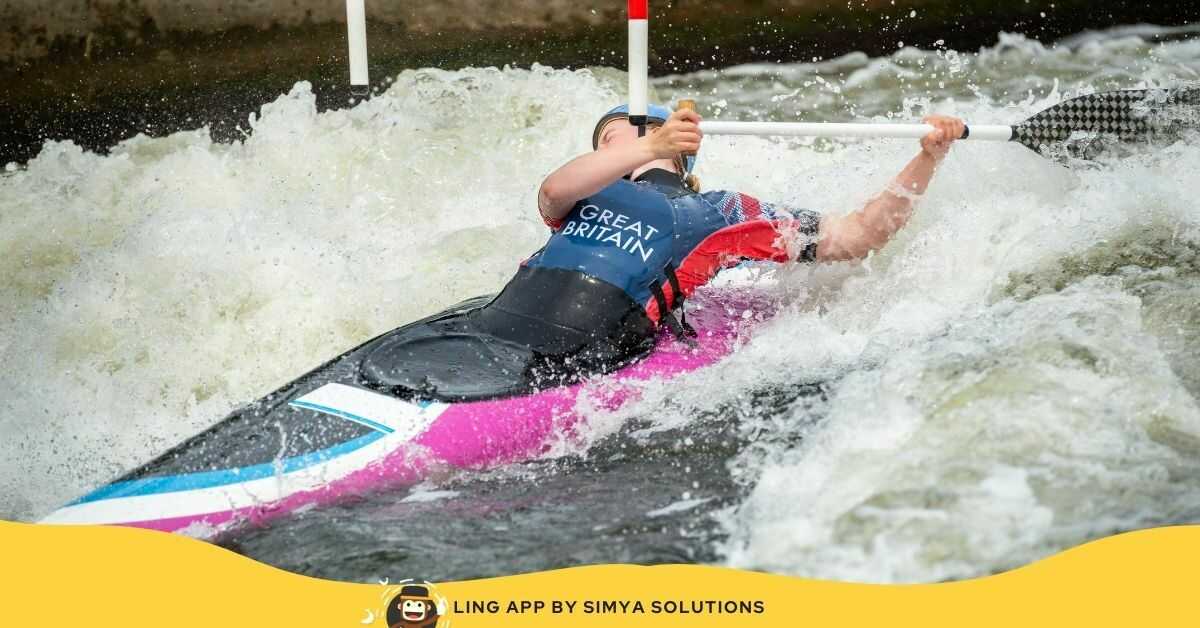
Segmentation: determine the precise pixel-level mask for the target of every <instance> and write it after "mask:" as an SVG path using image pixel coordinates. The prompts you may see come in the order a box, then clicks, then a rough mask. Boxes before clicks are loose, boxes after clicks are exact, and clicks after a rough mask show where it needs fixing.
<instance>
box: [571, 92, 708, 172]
mask: <svg viewBox="0 0 1200 628" xmlns="http://www.w3.org/2000/svg"><path fill="white" fill-rule="evenodd" d="M628 117H629V105H627V104H626V105H617V106H616V107H613V108H612V109H609V110H608V113H606V114H604V115H603V116H601V117H600V120H599V121H598V122H596V128H595V129H593V130H592V150H596V148H597V147H598V146H599V145H600V131H601V129H603V128H604V125H606V124H608V123H609V122H610V121H612V120H616V119H617V118H628ZM670 117H671V110H670V109H668V108H667V107H664V106H662V105H654V104H651V105H647V107H646V124H666V123H667V118H670ZM695 167H696V156H695V155H687V156H685V157H683V170H684V172H683V174H691V172H692V168H695Z"/></svg>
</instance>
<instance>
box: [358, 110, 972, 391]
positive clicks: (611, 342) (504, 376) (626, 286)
mask: <svg viewBox="0 0 1200 628" xmlns="http://www.w3.org/2000/svg"><path fill="white" fill-rule="evenodd" d="M627 111H628V110H627V109H626V108H625V107H624V106H621V107H617V108H614V109H613V110H611V111H609V112H608V113H607V114H606V115H605V116H604V117H602V118H601V119H600V121H599V122H598V123H597V124H596V126H595V130H594V132H593V134H592V146H593V148H594V149H595V150H594V151H593V152H590V153H587V154H584V155H581V156H579V157H577V158H575V159H573V160H571V161H570V162H568V163H567V164H566V165H564V166H562V167H560V168H558V169H557V170H555V171H554V172H552V173H551V174H550V175H549V176H547V177H546V179H545V180H544V181H543V182H542V184H541V188H540V190H539V193H538V209H539V211H540V212H541V216H542V219H543V220H544V221H545V223H546V224H547V225H548V226H550V228H551V229H552V230H553V232H552V233H551V235H550V238H549V239H548V241H547V242H546V245H545V246H543V247H542V249H541V250H539V251H537V252H536V253H534V254H533V255H532V256H531V257H530V258H529V259H527V260H525V261H524V262H523V263H522V264H521V266H520V268H519V269H518V271H517V273H516V275H515V276H514V277H513V278H512V279H511V280H510V281H509V282H508V284H507V285H506V286H505V287H504V289H503V291H502V292H501V293H500V294H499V295H497V296H496V297H495V298H494V299H492V300H491V301H489V302H488V303H486V304H485V305H482V306H478V305H477V306H475V307H472V308H469V309H464V310H463V311H462V312H458V313H455V314H452V315H447V316H442V317H440V318H435V319H431V320H428V321H424V322H422V323H420V324H417V325H414V326H411V327H410V328H409V329H408V330H406V331H405V332H404V333H402V334H399V335H397V336H396V337H395V338H394V339H392V340H390V341H389V342H388V343H387V346H386V347H384V348H381V349H380V350H379V351H378V352H377V353H375V354H373V355H372V356H371V357H370V358H368V359H367V360H366V361H365V362H364V365H363V368H362V373H363V375H364V379H365V383H367V384H368V385H370V386H375V387H383V388H387V389H390V390H393V391H395V392H397V393H404V392H405V391H412V392H414V393H416V394H417V395H418V396H425V397H434V398H442V399H447V400H456V399H477V398H490V397H494V396H497V395H501V394H518V393H523V392H529V391H531V390H536V389H540V388H546V387H549V386H554V385H558V384H563V383H567V382H570V381H573V380H575V379H577V378H578V377H580V376H582V375H588V374H595V373H604V372H609V371H612V370H615V369H616V368H619V367H620V366H623V365H624V364H627V363H629V362H631V361H633V360H636V359H637V358H639V357H641V356H644V355H645V354H646V353H648V352H649V351H650V350H651V349H652V348H653V347H654V344H655V339H656V336H657V333H658V330H659V328H660V327H667V328H668V329H670V331H671V332H672V333H673V334H674V335H675V336H676V337H677V338H678V339H680V340H681V341H683V342H691V340H690V338H689V336H692V335H694V332H693V331H692V330H691V328H690V327H689V326H688V324H687V319H686V314H685V313H684V312H682V311H681V312H679V314H680V315H679V317H678V318H677V317H676V314H675V312H676V311H678V310H683V307H682V306H683V302H684V301H685V300H686V298H687V297H688V296H690V295H691V294H692V292H693V291H694V290H695V289H696V288H697V287H699V286H701V285H703V284H704V283H706V282H707V281H709V280H710V279H711V278H712V277H713V276H714V275H715V274H716V273H717V272H718V271H719V270H721V269H722V268H725V267H728V266H732V265H736V264H738V263H739V262H741V261H742V260H746V259H751V260H772V261H776V262H787V261H799V262H817V261H835V260H851V259H859V258H863V257H866V256H867V255H868V254H869V253H870V252H871V251H875V250H879V249H880V248H881V247H883V246H884V244H886V243H887V241H888V240H889V239H890V238H891V237H892V235H894V234H895V233H896V232H897V231H899V230H900V228H901V227H903V226H904V224H905V223H906V222H908V219H909V217H910V216H911V214H912V209H913V208H912V201H913V198H914V197H915V196H917V195H920V194H923V193H924V192H925V188H926V186H927V185H928V184H929V180H930V178H931V177H932V176H933V172H934V170H935V168H936V166H937V164H938V162H939V161H940V160H941V159H942V158H943V157H945V155H946V153H947V151H949V149H950V146H951V144H953V142H954V140H955V138H958V137H960V136H961V135H962V132H963V128H964V127H963V122H962V121H961V120H958V119H956V118H951V117H946V116H930V117H928V118H926V119H925V121H926V122H927V123H929V124H931V125H933V127H934V130H933V131H932V132H930V133H929V134H928V135H926V136H925V137H924V138H923V139H922V140H921V152H920V153H919V154H918V155H917V156H916V157H914V158H913V160H912V161H911V162H909V164H908V165H907V166H906V167H905V168H904V169H903V170H902V171H901V172H900V174H899V176H897V177H896V179H895V180H894V181H893V182H892V184H891V185H890V186H888V187H887V188H886V189H884V190H883V191H882V192H880V193H879V195H877V196H876V197H874V198H873V199H872V200H870V201H869V202H868V203H867V204H866V206H864V207H863V208H862V209H860V210H858V211H856V212H853V213H850V214H848V215H845V216H832V215H831V216H822V215H820V214H817V213H814V212H811V211H789V210H785V209H783V208H781V207H778V206H776V205H773V204H769V203H764V202H762V201H759V200H758V199H756V198H754V197H752V196H750V195H747V194H743V193H739V192H728V191H710V192H699V191H698V190H697V189H696V188H697V187H698V186H697V185H696V181H695V178H694V177H692V176H691V170H692V166H693V165H694V163H695V157H693V156H691V155H694V154H695V153H696V152H697V151H698V150H699V149H700V144H701V142H702V139H703V138H702V135H701V132H700V128H699V123H700V116H699V115H698V114H696V113H695V112H694V111H691V110H680V111H676V112H674V113H672V112H671V111H669V110H667V109H666V108H664V107H661V106H652V107H651V108H650V111H649V113H650V116H649V125H648V126H649V128H648V129H647V132H646V134H645V135H644V136H639V134H638V129H637V128H636V127H634V126H632V125H631V124H629V123H628V122H627V118H628V113H627Z"/></svg>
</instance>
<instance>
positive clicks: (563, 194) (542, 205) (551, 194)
mask: <svg viewBox="0 0 1200 628" xmlns="http://www.w3.org/2000/svg"><path fill="white" fill-rule="evenodd" d="M570 205H571V202H570V201H569V200H567V191H566V190H564V189H563V186H562V185H561V184H558V183H555V182H554V180H553V179H546V180H545V181H543V182H542V187H541V188H539V189H538V209H539V210H541V212H542V215H543V216H545V217H547V218H562V216H563V214H565V213H566V212H565V211H563V208H564V207H570Z"/></svg>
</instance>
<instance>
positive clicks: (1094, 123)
mask: <svg viewBox="0 0 1200 628" xmlns="http://www.w3.org/2000/svg"><path fill="white" fill-rule="evenodd" d="M1184 128H1200V88H1195V87H1186V88H1176V89H1125V90H1118V91H1112V92H1102V93H1098V94H1088V95H1086V96H1077V97H1075V98H1071V99H1068V100H1065V101H1063V102H1060V103H1058V104H1057V105H1054V106H1053V107H1050V108H1049V109H1046V110H1045V111H1042V112H1040V113H1038V114H1036V115H1034V116H1032V117H1030V118H1029V119H1028V120H1025V121H1024V122H1021V123H1020V124H1018V125H1016V126H1001V125H972V126H969V127H967V129H966V131H964V132H963V136H962V138H961V139H967V140H993V141H1015V142H1019V143H1021V144H1023V145H1025V146H1028V147H1029V148H1031V149H1033V150H1035V151H1037V152H1039V153H1042V154H1047V152H1048V151H1050V150H1052V149H1053V148H1054V147H1057V146H1061V145H1062V144H1064V143H1065V142H1066V141H1067V140H1071V139H1072V138H1078V137H1080V136H1079V135H1077V134H1084V135H1083V138H1084V139H1099V138H1113V139H1117V140H1119V141H1122V142H1138V141H1151V140H1154V139H1160V138H1161V139H1171V138H1174V137H1176V136H1177V135H1178V132H1179V131H1180V130H1182V129H1184ZM700 130H701V131H703V132H704V133H705V134H706V135H787V136H805V137H895V138H920V137H923V136H924V135H925V134H926V133H929V132H930V131H932V130H933V127H931V126H929V125H928V124H867V123H862V124H858V123H819V122H719V121H705V122H701V123H700Z"/></svg>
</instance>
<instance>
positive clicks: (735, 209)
mask: <svg viewBox="0 0 1200 628" xmlns="http://www.w3.org/2000/svg"><path fill="white" fill-rule="evenodd" d="M700 195H701V196H702V197H704V200H705V201H706V202H707V203H708V204H709V205H712V206H713V207H715V208H716V209H717V211H720V212H721V214H722V215H724V216H725V218H726V219H727V220H729V222H730V223H737V222H745V221H747V220H758V219H768V220H770V219H775V218H789V217H791V212H789V211H788V210H786V209H784V208H782V207H780V206H778V205H776V204H774V203H768V202H765V201H762V200H759V199H758V198H757V197H755V196H751V195H749V194H746V193H744V192H733V191H730V190H710V191H708V192H701V193H700Z"/></svg>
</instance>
